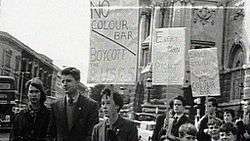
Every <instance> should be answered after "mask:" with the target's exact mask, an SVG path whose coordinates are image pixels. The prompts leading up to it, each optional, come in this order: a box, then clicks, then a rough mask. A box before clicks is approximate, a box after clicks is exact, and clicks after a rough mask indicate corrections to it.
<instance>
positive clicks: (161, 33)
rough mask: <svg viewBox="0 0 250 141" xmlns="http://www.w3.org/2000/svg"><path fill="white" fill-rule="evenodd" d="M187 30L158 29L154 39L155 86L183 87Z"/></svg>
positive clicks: (153, 79) (182, 28)
mask: <svg viewBox="0 0 250 141" xmlns="http://www.w3.org/2000/svg"><path fill="white" fill-rule="evenodd" d="M185 48H186V30H185V28H184V27H181V28H156V29H155V30H154V31H153V38H152V63H153V70H152V71H153V78H152V81H153V84H155V85H183V82H184V74H185Z"/></svg>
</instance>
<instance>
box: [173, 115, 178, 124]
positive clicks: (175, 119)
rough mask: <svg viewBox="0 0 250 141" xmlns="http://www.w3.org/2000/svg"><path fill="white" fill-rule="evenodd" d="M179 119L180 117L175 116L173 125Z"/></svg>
mask: <svg viewBox="0 0 250 141" xmlns="http://www.w3.org/2000/svg"><path fill="white" fill-rule="evenodd" d="M177 121H178V117H174V121H173V125H174V124H176V122H177Z"/></svg>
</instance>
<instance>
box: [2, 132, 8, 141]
mask: <svg viewBox="0 0 250 141" xmlns="http://www.w3.org/2000/svg"><path fill="white" fill-rule="evenodd" d="M9 135H10V133H0V141H8V140H9Z"/></svg>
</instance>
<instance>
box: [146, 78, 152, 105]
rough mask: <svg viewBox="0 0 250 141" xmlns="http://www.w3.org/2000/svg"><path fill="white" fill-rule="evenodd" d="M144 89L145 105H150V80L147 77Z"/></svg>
mask: <svg viewBox="0 0 250 141" xmlns="http://www.w3.org/2000/svg"><path fill="white" fill-rule="evenodd" d="M146 88H147V99H146V100H147V101H146V102H147V103H150V89H151V88H152V79H151V78H150V77H149V78H147V81H146Z"/></svg>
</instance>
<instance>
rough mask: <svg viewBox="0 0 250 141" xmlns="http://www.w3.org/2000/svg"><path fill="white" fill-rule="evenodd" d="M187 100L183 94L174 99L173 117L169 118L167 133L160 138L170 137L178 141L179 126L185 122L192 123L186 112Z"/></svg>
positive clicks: (171, 139)
mask: <svg viewBox="0 0 250 141" xmlns="http://www.w3.org/2000/svg"><path fill="white" fill-rule="evenodd" d="M185 105H186V102H185V100H184V98H183V97H182V96H177V97H175V98H174V99H173V111H174V115H173V117H170V118H169V123H168V128H167V129H166V135H164V136H161V138H160V140H164V139H166V138H167V139H168V140H170V141H176V140H178V137H179V133H178V130H179V127H180V126H181V125H182V124H185V123H191V121H190V119H189V118H188V117H187V116H186V115H185V114H184V110H185Z"/></svg>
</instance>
